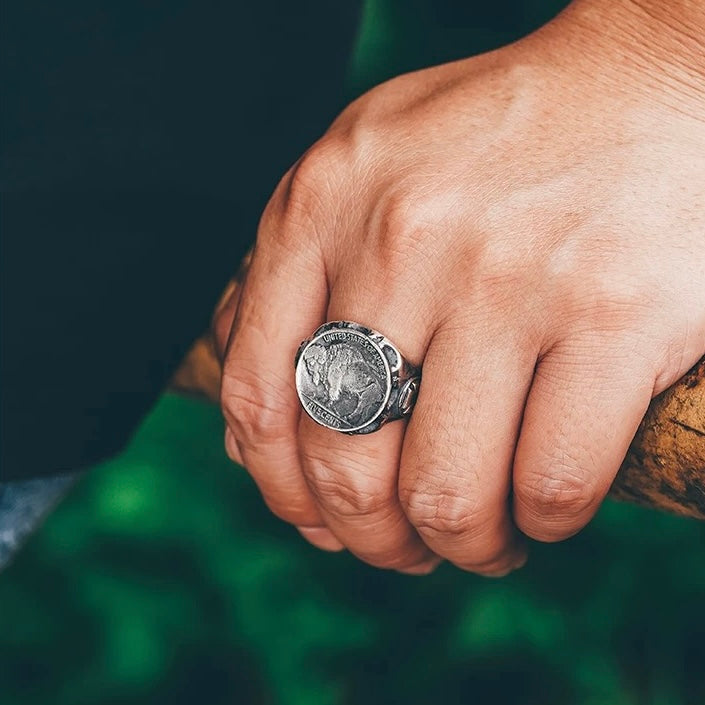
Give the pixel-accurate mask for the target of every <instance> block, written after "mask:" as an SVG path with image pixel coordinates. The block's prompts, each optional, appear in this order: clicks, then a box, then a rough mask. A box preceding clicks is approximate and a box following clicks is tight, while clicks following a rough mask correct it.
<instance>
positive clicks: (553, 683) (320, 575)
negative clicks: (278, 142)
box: [0, 0, 705, 705]
mask: <svg viewBox="0 0 705 705" xmlns="http://www.w3.org/2000/svg"><path fill="white" fill-rule="evenodd" d="M559 5H560V3H555V2H554V3H552V2H540V1H539V0H536V1H535V2H523V3H521V2H509V1H504V2H494V3H489V2H486V3H474V2H451V1H450V0H446V1H445V2H432V1H431V0H427V1H425V2H422V1H421V0H406V1H402V0H399V1H398V2H392V1H391V0H375V1H374V2H368V3H366V6H365V17H364V23H363V27H362V32H361V35H360V37H359V41H358V45H357V50H356V51H355V53H354V56H353V58H352V61H351V71H350V78H349V82H348V88H347V91H348V95H349V96H350V97H352V96H354V95H355V94H357V93H358V92H359V91H361V90H363V89H364V88H366V87H367V86H369V85H372V84H373V83H375V82H377V81H379V80H382V79H384V78H387V77H389V76H392V75H394V74H396V73H399V72H401V71H404V70H408V69H412V68H418V67H421V66H424V65H429V64H431V63H435V62H438V61H443V60H448V59H452V58H457V57H460V56H463V55H468V54H471V53H476V52H478V51H482V50H485V49H489V48H491V47H492V46H496V45H498V44H501V43H504V42H506V41H510V40H512V39H513V38H515V37H517V36H519V35H521V34H522V33H525V32H527V31H530V30H531V29H532V28H533V27H535V26H537V25H538V24H540V23H541V22H543V21H545V20H546V19H548V18H549V17H550V16H551V14H552V13H554V12H555V11H557V10H558V9H559ZM57 7H60V6H57ZM310 21H315V18H311V20H310ZM320 31H325V27H321V28H320ZM253 70H256V67H255V66H253ZM262 197H264V196H263V195H262ZM215 259H216V260H218V255H217V253H215ZM216 264H217V263H216ZM218 266H220V267H222V266H223V265H222V262H221V263H220V264H218ZM28 442H29V440H28ZM704 603H705V526H703V525H702V524H699V523H696V522H694V521H689V520H683V519H678V518H674V517H670V516H666V515H662V514H657V513H655V512H651V511H647V510H643V509H638V508H634V507H629V506H626V505H619V504H615V503H611V502H607V503H606V505H605V506H604V507H603V509H602V510H601V512H600V514H599V516H598V517H597V519H596V520H595V521H594V522H593V523H592V524H591V525H590V526H589V527H588V529H586V530H585V531H584V532H582V533H581V534H580V535H579V536H577V537H576V538H574V539H572V540H570V541H567V542H565V543H563V544H560V545H555V546H547V545H538V544H537V545H535V546H533V550H532V555H531V559H530V562H529V564H528V565H527V566H526V567H525V568H524V569H522V570H521V571H520V572H519V573H517V574H515V575H513V576H511V577H509V578H506V579H503V580H500V581H492V580H486V579H481V578H477V577H475V576H471V575H466V574H463V573H460V572H459V571H457V570H455V569H453V568H451V567H448V566H442V567H441V568H440V569H439V570H438V571H437V572H436V573H435V574H434V575H432V576H430V577H427V578H411V577H406V576H401V575H398V574H395V573H390V572H383V571H378V570H375V569H372V568H369V567H367V566H365V565H362V564H360V563H359V562H357V561H356V560H354V559H353V558H351V557H350V556H349V555H346V554H340V555H329V554H323V553H320V552H318V551H316V550H315V549H313V548H311V547H309V546H308V545H307V544H305V543H304V542H303V541H302V540H301V539H300V538H299V537H298V535H297V534H296V532H295V531H294V530H293V529H291V528H290V527H288V526H286V525H284V524H282V523H281V522H279V521H278V520H276V519H275V518H273V517H272V516H271V515H270V514H269V513H268V512H267V510H266V509H265V507H264V505H263V504H262V502H261V501H260V499H259V497H258V494H257V492H256V491H255V489H254V487H253V485H252V483H251V481H250V480H249V478H248V477H247V475H246V473H245V472H244V471H243V470H242V469H239V468H237V467H234V466H233V465H232V464H231V463H229V462H228V461H227V459H226V458H225V456H224V453H223V451H222V423H221V420H220V416H219V412H218V410H217V409H216V408H214V407H211V406H209V405H206V404H203V403H201V402H197V401H193V400H188V399H183V398H179V397H175V396H173V395H166V396H164V397H163V398H162V399H161V401H160V402H159V403H158V404H157V406H156V408H154V410H153V412H152V413H151V415H150V416H149V418H148V419H147V421H146V422H145V423H144V424H143V425H142V427H141V429H140V430H139V432H138V433H137V434H136V436H135V437H134V438H133V440H132V442H131V444H130V445H129V447H128V449H127V450H126V451H125V452H124V453H123V454H122V455H121V456H120V457H119V458H117V459H115V460H113V461H110V462H107V463H104V464H102V465H100V466H98V467H96V468H95V469H94V470H93V471H92V472H91V473H90V474H89V475H88V476H87V477H86V478H85V479H84V480H83V481H82V482H81V483H80V484H79V486H78V487H77V489H76V490H75V491H74V492H73V494H72V495H71V496H70V497H69V498H68V499H67V500H66V501H65V502H64V503H63V505H61V506H60V507H59V509H58V510H57V511H56V512H55V513H54V514H53V515H52V516H51V518H50V520H49V521H48V522H47V524H46V526H45V528H44V529H43V530H42V531H41V532H40V533H39V534H37V535H36V536H35V537H34V538H33V539H32V540H31V542H30V544H29V545H28V546H27V548H26V550H25V551H24V552H23V553H22V554H21V555H20V556H19V558H18V559H17V561H16V562H15V564H14V565H12V566H11V567H10V568H9V569H8V570H7V571H6V572H5V573H4V574H2V576H0V705H20V704H21V705H34V704H37V705H40V704H41V705H44V704H47V703H52V704H54V703H56V704H57V705H64V704H65V705H83V704H85V705H88V704H91V705H92V704H93V703H101V704H103V703H105V704H108V705H110V704H112V703H135V704H137V705H141V704H144V705H147V704H150V705H152V704H156V705H160V704H162V703H164V705H166V704H167V703H168V704H169V705H180V704H182V703H183V704H184V705H185V704H186V703H188V704H192V703H197V702H198V703H201V702H203V703H208V704H211V703H212V704H214V705H216V704H220V703H223V704H225V703H245V704H250V703H252V704H253V705H255V704H258V703H271V704H273V705H279V704H281V705H317V704H319V703H320V704H321V705H324V704H327V703H332V704H335V705H338V704H340V705H348V704H350V705H361V704H363V703H364V704H365V705H367V704H370V705H377V704H379V705H391V704H394V703H408V704H413V705H415V704H418V705H426V704H430V703H433V704H435V703H475V702H477V703H494V704H497V705H504V704H505V703H506V704H507V705H533V704H536V705H553V704H554V703H555V704H556V705H568V704H570V705H573V704H575V705H605V704H606V703H609V704H610V705H679V704H683V705H702V703H703V702H705V656H704V655H703V644H704V643H705V606H704Z"/></svg>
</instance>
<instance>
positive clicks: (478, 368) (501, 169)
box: [217, 0, 705, 575]
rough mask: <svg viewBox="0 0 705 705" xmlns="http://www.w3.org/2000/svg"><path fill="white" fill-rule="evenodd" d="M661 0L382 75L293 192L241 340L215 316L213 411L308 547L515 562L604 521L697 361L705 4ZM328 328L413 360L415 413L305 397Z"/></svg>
mask: <svg viewBox="0 0 705 705" xmlns="http://www.w3.org/2000/svg"><path fill="white" fill-rule="evenodd" d="M658 5H659V3H655V4H654V7H656V6H658ZM664 7H666V5H664ZM667 7H668V8H670V10H671V14H669V12H668V10H663V9H662V10H658V11H656V10H653V8H652V6H651V5H650V3H649V2H648V1H647V0H644V2H641V3H638V2H636V0H634V1H630V0H604V2H603V1H602V0H596V1H595V2H588V1H587V0H585V1H584V2H578V3H576V4H575V5H574V6H572V7H571V8H570V9H569V10H568V11H567V12H566V13H564V14H563V15H561V16H560V17H559V18H557V19H556V20H555V21H554V22H552V23H551V24H549V25H548V26H547V27H545V28H544V29H542V30H541V31H539V32H538V33H536V34H534V35H532V36H530V37H528V38H527V39H525V40H523V41H521V42H519V43H517V44H515V45H513V46H511V47H507V48H504V49H502V50H499V51H496V52H493V53H490V54H487V55H484V56H481V57H478V58H474V59H469V60H465V61H460V62H456V63H452V64H448V65H444V66H439V67H436V68H432V69H428V70H425V71H420V72H417V73H414V74H410V75H406V76H402V77H400V78H397V79H395V80H392V81H390V82H388V83H386V84H383V85H382V86H380V87H378V88H376V89H374V90H372V91H371V92H370V93H368V94H366V95H365V96H363V97H362V98H360V99H359V100H357V101H356V102H354V103H353V104H352V105H351V106H350V107H349V108H348V109H347V110H346V111H345V112H344V113H343V114H342V115H341V116H340V117H339V118H338V119H337V120H336V121H335V123H334V124H333V125H332V126H331V128H330V129H329V131H328V132H327V133H326V135H325V136H324V137H323V138H322V139H321V140H320V141H319V142H318V143H317V144H316V145H314V146H313V147H312V148H311V149H310V150H309V151H308V152H307V153H306V154H305V155H304V156H303V157H302V159H301V160H299V162H298V163H297V164H296V165H295V166H294V167H293V168H292V169H291V170H290V172H289V173H288V174H287V175H286V176H285V177H284V179H283V180H282V182H281V183H280V184H279V186H278V188H277V189H276V191H275V193H274V195H273V197H272V199H271V201H270V203H269V205H268V206H267V208H266V210H265V213H264V215H263V217H262V221H261V225H260V229H259V232H258V236H257V244H256V248H255V254H254V257H253V261H252V265H251V268H250V271H249V274H248V276H247V280H246V283H245V286H244V289H243V291H242V295H241V298H240V301H239V305H238V308H237V314H236V315H235V318H234V321H233V324H232V330H230V333H229V340H228V329H229V328H230V317H228V315H227V312H228V310H229V308H230V309H231V308H232V307H227V306H226V307H225V308H224V309H223V311H224V314H223V316H221V320H220V321H218V325H217V328H218V329H219V330H220V345H221V346H222V347H223V348H224V349H225V348H226V340H228V342H227V352H226V359H225V368H224V376H223V381H222V404H223V410H224V414H225V418H226V421H227V430H226V447H227V450H228V452H229V454H230V456H231V457H232V458H233V459H234V460H236V461H238V462H241V463H243V464H244V465H245V466H246V467H247V468H248V470H249V472H250V473H251V474H252V476H253V477H254V479H255V481H256V482H257V484H258V485H259V487H260V489H261V491H262V494H263V496H264V498H265V501H266V502H267V504H268V506H269V507H270V508H271V510H272V511H273V512H274V513H275V514H277V515H278V516H279V517H281V518H282V519H284V520H286V521H289V522H291V523H293V524H294V525H296V526H297V527H299V529H300V531H301V532H302V533H303V534H304V536H306V537H307V538H308V539H309V540H310V541H311V542H312V543H314V544H316V545H318V546H320V547H322V548H328V549H338V548H341V547H342V546H345V547H346V548H348V549H349V550H350V551H352V552H353V553H354V554H355V555H357V556H359V557H360V558H361V559H363V560H365V561H367V562H369V563H371V564H373V565H376V566H380V567H387V568H395V569H397V570H402V571H405V572H409V573H423V572H428V571H429V570H431V569H432V568H433V566H434V565H435V564H436V563H437V561H438V560H439V557H440V558H445V559H448V560H450V561H452V562H453V563H455V564H456V565H458V566H459V567H461V568H464V569H467V570H471V571H474V572H478V573H482V574H485V575H501V574H504V573H506V572H508V571H510V570H512V569H513V568H516V567H518V566H519V565H521V564H522V563H523V562H524V560H525V547H524V545H523V542H522V534H525V535H528V536H530V537H533V538H536V539H539V540H544V541H556V540H560V539H564V538H566V537H568V536H571V535H572V534H574V533H575V532H577V531H578V530H580V529H581V528H582V527H583V526H584V525H585V524H586V523H587V522H588V521H589V520H590V518H591V517H592V515H593V514H594V512H595V511H596V510H597V508H598V506H599V504H600V502H601V501H602V499H603V497H604V496H605V494H606V492H607V490H608V488H609V486H610V484H611V482H612V480H613V478H614V475H615V473H616V472H617V469H618V467H619V465H620V462H621V460H622V459H623V457H624V455H625V453H626V450H627V447H628V445H629V442H630V440H631V439H632V437H633V435H634V432H635V431H636V428H637V426H638V424H639V421H640V420H641V418H642V416H643V414H644V412H645V410H646V408H647V406H648V404H649V401H650V399H651V397H652V396H654V395H655V394H657V393H659V392H660V391H662V390H663V389H665V388H666V387H668V386H669V385H670V384H672V383H673V382H674V381H675V380H676V379H678V378H679V377H680V376H681V375H682V374H684V373H685V372H686V370H687V369H688V368H689V367H690V366H691V365H692V364H693V363H695V361H696V360H697V359H698V358H699V357H701V356H702V355H703V354H704V353H705V65H700V66H698V65H697V62H698V61H703V60H702V52H703V47H702V44H700V45H699V46H698V43H699V42H700V43H701V42H702V41H703V40H702V37H703V36H705V10H703V9H700V4H699V3H696V2H693V3H689V2H674V3H672V4H671V3H669V4H668V5H667ZM694 45H695V46H694ZM339 319H347V320H353V321H357V322H359V323H362V324H363V325H367V326H370V327H372V328H374V329H376V330H379V331H381V332H382V333H383V334H384V335H386V336H388V337H389V338H390V339H391V340H393V341H394V342H395V343H396V344H397V345H398V346H399V347H400V349H401V351H402V352H403V354H404V355H405V356H406V357H407V358H408V359H409V360H410V361H411V362H412V363H414V364H423V380H422V384H421V390H420V394H419V398H418V402H417V405H416V408H415V410H414V413H413V416H412V418H411V420H410V422H409V423H408V424H404V423H400V422H395V423H391V424H388V425H387V426H385V427H383V428H382V429H381V430H380V431H379V432H377V433H374V434H371V435H369V436H353V437H350V436H345V435H342V434H336V433H335V432H332V431H330V430H327V429H325V428H322V427H320V426H318V425H316V424H315V423H314V422H313V421H312V420H311V419H310V418H308V416H307V415H306V414H302V413H301V412H300V406H299V403H298V399H297V396H296V391H295V387H294V369H293V359H294V353H295V351H296V348H297V346H298V344H299V342H300V341H301V340H302V339H304V338H306V337H307V336H308V335H310V333H311V332H312V331H313V330H314V329H315V328H317V327H318V326H319V325H320V324H321V323H323V322H325V321H327V320H339Z"/></svg>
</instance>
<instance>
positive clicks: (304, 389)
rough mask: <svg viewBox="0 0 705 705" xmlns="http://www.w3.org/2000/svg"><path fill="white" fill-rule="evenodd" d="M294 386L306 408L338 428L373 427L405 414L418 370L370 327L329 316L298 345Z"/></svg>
mask: <svg viewBox="0 0 705 705" xmlns="http://www.w3.org/2000/svg"><path fill="white" fill-rule="evenodd" d="M294 364H295V367H296V391H297V393H298V395H299V400H300V401H301V406H303V408H304V410H305V411H306V413H307V414H308V415H309V416H310V417H311V418H312V419H313V420H314V421H315V422H316V423H319V424H321V426H325V427H326V428H330V429H333V430H334V431H340V432H342V433H349V434H358V433H372V432H373V431H376V430H377V429H379V428H380V427H381V426H382V425H383V424H385V423H387V421H394V420H396V419H402V418H405V417H407V416H409V415H410V414H411V412H412V410H413V408H414V403H415V402H416V396H417V394H418V391H419V385H420V383H421V370H420V369H419V368H417V367H414V366H413V365H411V364H410V363H409V362H408V361H407V360H406V359H405V358H404V356H403V355H402V354H401V353H400V352H399V350H398V349H397V347H396V346H395V345H394V344H393V343H391V342H390V341H389V340H387V338H385V337H384V336H383V335H382V334H381V333H378V332H377V331H376V330H372V328H367V327H365V326H362V325H360V324H359V323H353V322H352V321H332V322H330V323H325V324H324V325H322V326H321V327H320V328H318V329H317V330H316V331H315V332H314V333H313V335H311V337H310V338H307V339H306V340H304V341H303V342H302V343H301V345H300V346H299V349H298V350H297V351H296V359H295V362H294Z"/></svg>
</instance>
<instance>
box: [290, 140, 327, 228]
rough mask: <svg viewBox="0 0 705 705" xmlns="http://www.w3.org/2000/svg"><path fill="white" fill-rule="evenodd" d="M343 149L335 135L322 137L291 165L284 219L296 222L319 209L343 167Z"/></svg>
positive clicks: (308, 216)
mask: <svg viewBox="0 0 705 705" xmlns="http://www.w3.org/2000/svg"><path fill="white" fill-rule="evenodd" d="M340 162H341V150H340V147H339V146H338V145H337V142H336V141H335V140H332V139H326V140H320V141H319V142H317V143H316V144H315V145H313V147H311V148H310V149H309V150H308V151H307V152H306V153H305V154H304V155H303V156H302V157H301V158H300V159H299V161H298V162H297V163H296V164H295V165H294V167H293V168H292V171H291V174H290V178H289V180H288V185H287V188H286V191H285V198H284V220H285V221H288V222H294V223H297V222H298V221H300V220H301V218H302V217H303V218H310V216H311V214H312V213H314V212H316V211H318V210H320V209H321V208H322V207H323V206H324V203H323V200H324V198H325V196H326V194H329V193H330V191H331V190H332V183H333V181H334V180H335V178H334V177H335V176H336V175H337V174H338V172H339V170H340Z"/></svg>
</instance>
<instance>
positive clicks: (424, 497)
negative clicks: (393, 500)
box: [399, 488, 484, 539]
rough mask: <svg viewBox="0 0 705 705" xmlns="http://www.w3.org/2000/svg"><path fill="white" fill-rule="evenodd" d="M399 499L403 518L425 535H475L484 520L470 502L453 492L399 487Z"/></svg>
mask: <svg viewBox="0 0 705 705" xmlns="http://www.w3.org/2000/svg"><path fill="white" fill-rule="evenodd" d="M399 499H400V501H401V504H402V508H403V510H404V513H405V514H406V516H407V518H408V519H409V521H410V522H411V524H413V526H414V527H416V529H417V531H418V532H419V533H420V534H422V535H424V536H426V537H428V538H429V539H437V538H448V537H451V538H452V537H467V536H473V537H475V536H478V535H479V534H481V533H482V532H483V528H484V526H483V525H484V520H483V519H482V518H481V515H480V514H479V513H478V512H477V507H476V505H475V503H474V502H472V501H468V499H466V498H464V497H461V496H459V495H457V494H448V493H435V492H430V491H428V490H422V489H418V488H409V489H404V488H400V492H399Z"/></svg>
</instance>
